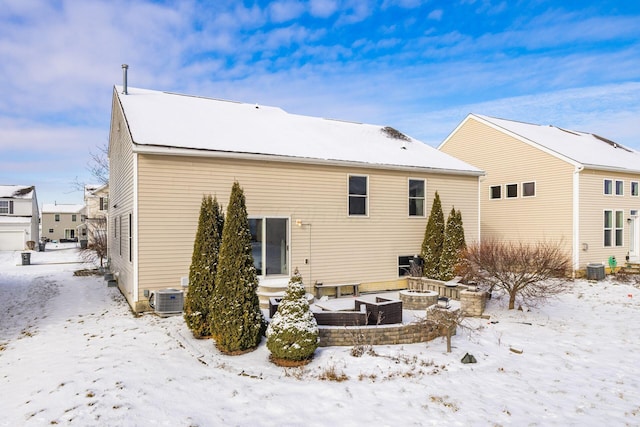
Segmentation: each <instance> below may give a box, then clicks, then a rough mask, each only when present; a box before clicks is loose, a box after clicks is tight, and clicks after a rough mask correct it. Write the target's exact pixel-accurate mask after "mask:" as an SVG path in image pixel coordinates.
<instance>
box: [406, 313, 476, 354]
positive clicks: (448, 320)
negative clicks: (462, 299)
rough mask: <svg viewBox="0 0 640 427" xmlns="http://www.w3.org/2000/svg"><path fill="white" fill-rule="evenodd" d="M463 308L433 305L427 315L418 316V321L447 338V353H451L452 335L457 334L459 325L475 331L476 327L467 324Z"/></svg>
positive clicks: (424, 326)
mask: <svg viewBox="0 0 640 427" xmlns="http://www.w3.org/2000/svg"><path fill="white" fill-rule="evenodd" d="M464 319H465V316H464V314H463V313H462V310H459V309H449V308H441V307H439V306H437V305H433V306H431V307H429V308H427V312H426V317H417V318H416V322H417V323H418V324H419V325H421V326H422V327H423V328H427V329H428V330H430V331H438V333H439V334H440V336H442V337H445V338H446V340H447V353H451V337H452V336H453V335H455V334H456V331H457V329H458V327H460V328H463V329H466V330H469V331H473V330H474V328H472V327H471V326H469V325H467V324H465V322H464Z"/></svg>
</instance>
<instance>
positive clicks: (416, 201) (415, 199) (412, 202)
mask: <svg viewBox="0 0 640 427" xmlns="http://www.w3.org/2000/svg"><path fill="white" fill-rule="evenodd" d="M409 216H422V217H423V216H424V179H410V180H409Z"/></svg>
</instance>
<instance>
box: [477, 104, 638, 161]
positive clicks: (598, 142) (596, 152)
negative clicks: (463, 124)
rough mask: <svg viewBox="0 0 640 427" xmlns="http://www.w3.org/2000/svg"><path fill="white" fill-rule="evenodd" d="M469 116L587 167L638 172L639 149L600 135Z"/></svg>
mask: <svg viewBox="0 0 640 427" xmlns="http://www.w3.org/2000/svg"><path fill="white" fill-rule="evenodd" d="M469 116H471V117H475V118H477V119H479V120H480V121H484V122H488V123H489V124H492V125H494V126H496V127H498V128H501V129H503V130H506V131H507V132H508V133H511V134H513V135H514V136H516V137H518V138H520V139H524V140H526V141H528V142H530V143H534V144H536V145H538V146H540V147H542V148H544V149H546V150H547V151H549V152H551V153H552V154H554V155H556V156H558V157H562V158H564V159H565V160H569V161H572V162H574V163H577V164H580V165H582V166H584V167H586V168H591V169H606V170H619V171H624V172H631V173H640V152H638V151H636V150H633V149H632V148H628V147H624V146H622V145H620V144H618V143H615V142H613V141H611V140H608V139H606V138H603V137H601V136H598V135H595V134H592V133H586V132H579V131H575V130H568V129H562V128H559V127H555V126H552V125H536V124H531V123H524V122H517V121H512V120H505V119H498V118H495V117H489V116H483V115H480V114H470V115H469Z"/></svg>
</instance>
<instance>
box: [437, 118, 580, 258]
mask: <svg viewBox="0 0 640 427" xmlns="http://www.w3.org/2000/svg"><path fill="white" fill-rule="evenodd" d="M441 150H442V151H444V152H445V153H448V154H451V155H453V156H455V157H458V158H460V159H461V160H464V161H465V162H467V163H470V164H472V165H474V166H476V167H478V168H480V169H483V170H484V171H485V172H486V177H485V178H483V179H481V189H480V205H481V212H482V220H481V233H482V238H483V239H485V238H498V239H506V240H521V241H525V242H536V241H562V242H563V246H564V247H565V248H566V250H567V252H568V253H571V244H572V236H573V171H574V166H573V165H571V164H569V163H568V162H565V161H563V160H560V159H558V158H557V157H555V156H552V155H550V154H548V153H545V152H544V151H542V150H539V149H537V148H534V147H532V146H530V145H529V144H526V143H524V142H522V141H519V140H518V139H516V138H514V137H511V136H510V135H508V134H506V133H504V132H501V131H499V130H496V129H494V128H493V127H491V126H488V125H486V124H484V123H480V122H478V121H477V120H475V119H470V120H467V121H466V122H465V123H464V124H463V125H462V126H461V127H460V128H459V129H458V130H457V132H456V133H455V134H453V135H452V136H451V137H450V138H449V140H448V141H447V142H446V143H445V144H444V145H443V146H442V147H441ZM524 182H535V192H536V195H535V196H534V197H522V183H524ZM506 184H517V185H518V197H517V198H513V199H509V198H506V197H505V196H506V187H505V185H506ZM497 185H499V186H501V189H502V198H501V199H499V200H492V199H491V198H490V188H491V187H492V186H497Z"/></svg>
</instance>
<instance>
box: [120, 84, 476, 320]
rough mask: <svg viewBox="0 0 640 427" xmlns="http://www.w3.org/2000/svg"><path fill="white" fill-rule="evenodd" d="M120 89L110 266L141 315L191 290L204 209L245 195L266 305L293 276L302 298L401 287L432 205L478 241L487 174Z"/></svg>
mask: <svg viewBox="0 0 640 427" xmlns="http://www.w3.org/2000/svg"><path fill="white" fill-rule="evenodd" d="M122 91H123V90H122V88H118V87H116V88H114V92H113V104H112V114H111V130H110V137H109V164H110V180H109V191H110V201H109V204H110V207H109V222H110V224H109V230H110V231H109V251H110V252H109V257H110V266H111V271H112V272H113V273H114V275H115V277H117V280H118V286H119V287H120V289H121V290H122V292H123V294H124V295H125V297H126V298H127V300H128V301H129V303H130V304H131V306H132V307H133V308H134V310H136V311H140V310H146V309H148V304H147V301H148V295H149V293H150V292H151V291H154V290H158V289H162V288H180V285H181V284H183V283H184V284H186V283H185V282H186V280H187V277H188V275H189V265H190V263H191V257H192V252H193V243H194V238H195V234H196V230H197V227H198V216H199V211H200V206H201V202H202V198H203V196H204V195H209V194H211V195H212V196H216V197H217V199H218V202H219V203H220V204H222V206H223V209H224V210H225V211H226V207H227V206H226V205H227V203H228V200H229V195H230V192H231V187H232V185H233V182H234V180H237V181H238V182H239V183H240V185H241V187H242V188H243V189H244V194H245V196H246V201H247V210H248V215H249V225H250V228H251V233H252V236H253V256H254V261H255V265H256V268H257V272H258V275H259V280H260V286H259V289H258V294H259V296H260V297H261V301H262V302H263V303H264V298H266V297H268V296H269V295H270V294H271V292H273V291H275V290H277V291H280V292H281V291H282V290H283V289H285V288H286V286H287V282H288V280H289V277H290V275H291V274H292V272H293V270H294V269H295V268H296V267H297V268H298V269H299V270H300V273H301V274H302V276H303V279H304V283H305V284H306V286H307V289H308V290H309V291H310V292H312V291H313V285H314V283H316V282H321V283H324V284H337V283H355V282H357V283H360V291H374V290H382V289H400V288H405V287H406V277H405V276H404V275H405V274H406V267H408V264H409V262H408V260H409V258H410V257H411V256H413V255H414V254H416V253H420V247H421V244H422V240H423V237H424V231H425V227H426V223H427V219H428V216H429V211H430V208H431V204H432V202H433V198H434V195H435V192H436V191H438V192H439V195H440V197H441V200H442V206H443V210H444V212H445V215H447V214H448V212H449V211H450V210H451V208H452V206H455V208H456V209H459V210H460V211H461V212H462V216H463V220H464V227H465V232H466V237H467V240H468V241H470V242H473V241H477V239H478V238H479V233H478V229H479V211H478V186H479V177H480V176H481V175H482V171H480V170H479V169H476V168H474V167H472V166H470V165H468V164H466V163H464V162H462V161H461V160H458V159H455V158H453V157H451V156H449V155H447V154H444V153H442V152H440V151H438V150H436V149H435V148H432V147H430V146H427V145H425V144H423V143H422V142H419V141H416V140H414V139H411V138H409V137H406V136H404V135H403V134H401V133H400V132H398V131H395V130H393V129H391V128H383V127H381V126H374V125H368V124H362V123H352V122H345V121H339V120H329V119H321V118H315V117H305V116H299V115H294V114H289V113H287V112H285V111H283V110H281V109H279V108H274V107H266V106H262V105H250V104H244V103H239V102H231V101H222V100H216V99H207V98H202V97H196V96H186V95H179V94H174V93H166V92H159V91H151V90H143V89H129V90H128V93H127V94H124V93H122Z"/></svg>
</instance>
